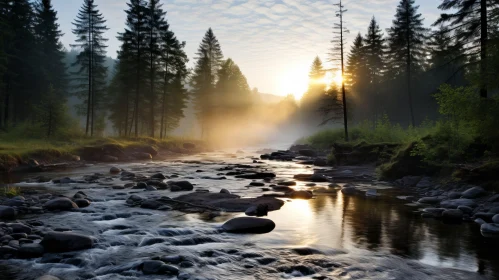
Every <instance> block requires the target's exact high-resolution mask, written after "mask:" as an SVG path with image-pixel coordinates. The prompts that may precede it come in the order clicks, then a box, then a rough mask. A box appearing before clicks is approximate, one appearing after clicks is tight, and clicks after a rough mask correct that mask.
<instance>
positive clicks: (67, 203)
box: [43, 197, 78, 211]
mask: <svg viewBox="0 0 499 280" xmlns="http://www.w3.org/2000/svg"><path fill="white" fill-rule="evenodd" d="M43 207H44V208H45V209H47V210H49V211H55V210H59V211H69V210H73V209H78V205H76V203H74V202H73V201H71V199H69V198H66V197H58V198H55V199H52V200H49V201H47V202H45V204H43Z"/></svg>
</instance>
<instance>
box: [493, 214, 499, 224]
mask: <svg viewBox="0 0 499 280" xmlns="http://www.w3.org/2000/svg"><path fill="white" fill-rule="evenodd" d="M492 222H494V223H495V224H499V214H497V215H494V217H492Z"/></svg>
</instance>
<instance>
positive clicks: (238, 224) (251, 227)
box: [222, 217, 275, 234]
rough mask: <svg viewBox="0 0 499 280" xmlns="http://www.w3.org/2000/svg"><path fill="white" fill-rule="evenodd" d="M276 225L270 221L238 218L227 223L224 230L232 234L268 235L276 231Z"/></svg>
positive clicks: (223, 227)
mask: <svg viewBox="0 0 499 280" xmlns="http://www.w3.org/2000/svg"><path fill="white" fill-rule="evenodd" d="M274 228H275V223H274V222H273V221H272V220H269V219H262V218H253V217H238V218H234V219H232V220H229V221H227V222H226V223H225V224H223V225H222V229H223V230H225V231H227V232H230V233H257V234H262V233H268V232H271V231H272V230H274Z"/></svg>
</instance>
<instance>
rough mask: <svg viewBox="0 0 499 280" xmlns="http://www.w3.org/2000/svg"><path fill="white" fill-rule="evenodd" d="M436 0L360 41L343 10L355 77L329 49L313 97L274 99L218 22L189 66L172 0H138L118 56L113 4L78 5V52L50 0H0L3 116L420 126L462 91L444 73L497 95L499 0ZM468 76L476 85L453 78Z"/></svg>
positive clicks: (212, 132)
mask: <svg viewBox="0 0 499 280" xmlns="http://www.w3.org/2000/svg"><path fill="white" fill-rule="evenodd" d="M435 5H439V6H438V7H439V8H440V9H441V10H442V15H441V17H440V18H439V19H438V20H437V21H436V22H435V23H434V24H433V25H432V27H431V28H428V27H425V26H424V25H423V20H424V15H422V14H421V13H420V12H419V11H418V10H419V6H417V5H416V2H415V1H414V0H400V2H399V4H398V5H397V7H396V12H395V16H394V19H393V22H392V25H391V26H390V27H388V28H386V29H385V31H384V30H383V29H382V28H381V27H380V26H379V24H378V22H377V20H376V18H375V16H373V17H372V19H371V21H370V22H366V31H365V33H359V34H358V35H357V36H356V38H355V40H354V41H353V42H352V44H351V48H350V50H346V49H345V45H346V44H347V42H346V41H345V37H344V36H343V32H346V29H348V20H347V21H346V22H345V24H344V22H343V21H340V24H338V23H337V22H336V21H335V20H334V19H332V20H331V25H332V26H333V25H334V27H335V29H334V31H333V33H334V34H333V36H332V37H333V40H332V42H331V45H332V48H331V53H330V55H329V57H328V60H329V62H331V64H333V65H339V64H338V63H337V62H339V61H342V62H343V61H344V67H341V68H343V69H342V70H344V75H343V84H342V85H338V84H335V83H331V82H330V81H327V79H326V78H325V77H326V76H327V75H328V73H331V72H335V71H336V70H337V69H330V67H325V66H324V65H325V64H323V62H322V61H321V60H320V58H319V57H317V58H315V59H314V61H313V63H312V67H311V71H310V75H309V80H310V83H309V88H308V90H307V92H306V93H305V94H304V96H303V98H302V100H301V101H297V100H294V99H293V98H292V97H291V96H288V97H287V98H283V100H282V101H281V102H280V103H276V104H267V103H265V102H262V101H261V100H260V96H261V95H260V94H259V93H258V90H257V89H253V90H252V89H251V88H250V86H249V84H248V82H247V80H246V77H245V76H244V74H243V73H242V71H241V69H240V68H239V67H238V65H237V64H236V62H235V61H233V60H232V59H231V58H226V57H224V55H223V51H222V46H221V44H220V42H219V41H218V39H217V37H216V36H215V32H214V30H212V29H211V28H208V30H207V31H206V33H205V35H204V37H203V38H202V40H201V43H200V44H199V47H198V50H197V52H196V55H195V57H193V58H190V59H191V60H192V62H191V64H190V65H193V67H192V68H189V67H188V65H189V58H188V57H187V55H186V53H185V46H186V43H185V42H184V41H182V40H181V39H179V38H177V36H176V35H175V33H174V31H173V30H172V29H171V28H170V25H169V24H168V21H167V13H166V10H165V9H164V7H163V6H162V4H161V2H160V0H149V1H146V0H128V1H127V8H126V10H125V11H124V12H125V13H126V20H125V22H124V23H123V29H122V30H121V31H119V32H118V33H117V34H116V36H117V39H118V40H119V42H120V43H121V45H120V48H119V50H118V53H117V59H116V62H115V63H114V65H112V66H110V65H109V58H108V53H107V45H106V43H107V40H108V39H109V38H106V37H105V34H107V33H106V31H107V30H108V28H107V26H106V16H105V15H104V14H102V13H101V12H100V11H99V8H98V6H97V5H96V3H95V2H94V0H82V2H81V7H80V9H79V12H78V14H77V15H75V18H74V20H73V22H72V26H73V29H72V32H73V34H74V35H75V36H76V38H77V39H76V41H75V42H73V43H72V44H71V45H70V47H71V52H69V55H68V51H67V50H66V49H65V48H64V46H63V45H62V44H61V36H62V33H61V31H60V27H59V24H58V19H57V12H56V11H55V10H54V8H53V6H52V3H51V1H50V0H37V1H34V2H33V1H29V0H0V25H1V28H0V76H1V79H0V126H1V129H2V131H4V132H9V131H12V130H16V129H19V128H29V129H24V131H27V132H30V133H31V134H33V135H35V136H37V137H40V136H41V135H44V136H48V137H53V136H56V135H62V134H65V133H67V132H68V131H69V132H72V133H73V132H74V133H82V134H85V135H87V136H101V135H102V134H103V132H104V130H106V125H107V126H109V124H110V125H111V126H112V129H113V131H114V132H115V135H116V136H121V137H138V136H150V137H158V138H164V137H165V136H166V135H168V134H169V133H170V132H171V131H172V130H174V129H175V128H177V127H178V126H179V123H180V120H181V119H182V118H184V117H185V115H186V112H187V108H188V107H192V108H193V109H192V111H193V112H194V113H195V114H196V117H197V120H198V124H199V128H200V134H201V135H202V137H203V138H204V139H209V140H216V141H226V140H228V139H230V140H231V141H233V142H243V141H245V140H248V139H249V138H251V139H254V138H256V137H257V136H258V135H261V134H264V133H266V132H267V131H269V130H271V129H275V127H276V126H278V127H279V128H280V131H281V132H282V133H284V132H289V131H290V129H288V128H291V127H300V128H301V129H304V128H305V129H306V130H317V129H318V127H319V124H321V123H328V122H329V121H333V122H334V121H342V122H344V123H345V124H346V121H347V119H348V120H349V121H351V122H354V123H360V122H363V121H365V120H369V121H371V122H372V123H373V125H375V124H376V123H377V121H378V120H380V119H386V118H388V119H390V120H391V121H392V122H395V123H400V124H401V125H403V126H411V127H415V126H417V125H419V124H421V123H422V122H423V121H425V120H427V119H431V120H437V119H440V118H442V117H447V118H449V116H448V115H445V114H443V113H442V110H443V109H442V108H443V107H445V106H442V105H443V104H444V103H445V102H447V104H451V103H453V102H449V100H448V99H445V100H444V99H443V98H441V96H442V95H440V98H439V97H438V96H436V95H437V94H439V92H440V93H441V91H439V89H440V86H441V85H442V84H449V85H451V86H453V87H451V88H446V89H447V92H466V93H467V92H471V91H473V90H475V91H476V92H477V95H476V96H479V97H481V98H482V99H484V100H490V102H488V103H490V104H492V103H493V102H492V100H494V98H493V96H494V94H495V91H496V88H497V85H496V83H495V81H496V80H497V79H496V77H495V76H496V75H497V73H498V71H497V70H498V69H499V60H498V58H499V49H498V48H497V40H498V38H499V34H498V26H499V18H498V17H499V9H498V7H499V0H486V1H484V0H466V1H462V0H442V1H439V2H438V3H435ZM337 6H338V7H339V8H340V12H339V13H338V14H337V15H338V16H341V18H342V17H343V12H345V11H346V9H344V7H343V6H342V5H341V2H340V4H339V5H337ZM346 8H348V7H346ZM394 8H395V7H394ZM347 15H348V14H346V15H345V17H347ZM340 54H341V55H340ZM343 54H345V55H343ZM68 58H69V61H68ZM292 82H293V81H290V83H292ZM342 86H344V88H345V90H344V92H345V94H344V96H345V97H343V92H342ZM458 86H465V87H473V90H469V89H468V88H465V89H464V90H457V89H456V90H453V89H455V87H458ZM71 96H76V97H78V99H79V103H80V104H79V105H78V106H77V113H78V114H79V115H80V119H79V120H77V121H75V120H72V119H71V118H70V117H69V115H68V110H69V109H68V108H67V100H68V98H70V97H71ZM448 96H449V98H451V97H452V98H455V99H456V98H458V97H462V96H463V95H456V94H454V95H452V94H448ZM468 102H471V101H469V100H468ZM454 103H458V102H454ZM471 103H473V102H471ZM480 103H483V102H480ZM344 104H346V106H344ZM191 105H192V106H191ZM347 108H348V109H349V110H348V114H347V115H348V117H347V118H345V117H344V115H346V109H347ZM456 110H458V111H462V110H461V109H459V108H457V109H456ZM480 110H481V111H483V112H485V111H486V110H492V109H490V108H488V107H487V108H485V107H480ZM492 111H493V110H492ZM454 115H455V114H454ZM492 119H494V118H492ZM78 122H79V123H80V124H79V123H78ZM482 122H483V121H482ZM483 123H485V122H483Z"/></svg>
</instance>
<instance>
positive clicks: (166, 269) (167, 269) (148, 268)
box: [141, 261, 178, 275]
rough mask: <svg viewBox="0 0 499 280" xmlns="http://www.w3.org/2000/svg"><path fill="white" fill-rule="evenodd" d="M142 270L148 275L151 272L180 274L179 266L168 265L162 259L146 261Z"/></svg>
mask: <svg viewBox="0 0 499 280" xmlns="http://www.w3.org/2000/svg"><path fill="white" fill-rule="evenodd" d="M141 267H142V272H143V273H144V274H146V275H149V274H174V275H177V274H178V268H176V267H174V266H173V265H168V264H165V263H163V262H162V261H145V262H143V263H142V265H141Z"/></svg>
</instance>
